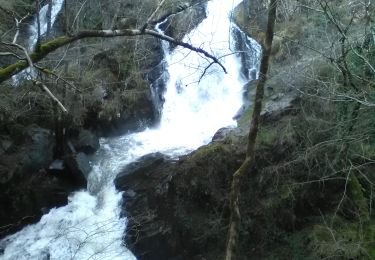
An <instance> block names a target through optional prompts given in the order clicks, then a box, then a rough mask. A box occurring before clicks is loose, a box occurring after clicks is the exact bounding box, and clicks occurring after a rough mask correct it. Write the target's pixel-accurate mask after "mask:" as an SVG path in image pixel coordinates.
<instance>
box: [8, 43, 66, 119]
mask: <svg viewBox="0 0 375 260" xmlns="http://www.w3.org/2000/svg"><path fill="white" fill-rule="evenodd" d="M7 45H9V46H14V47H17V48H19V49H21V50H22V51H23V52H24V53H25V56H26V60H27V63H28V66H29V67H30V69H31V70H33V69H34V64H33V61H32V59H31V57H30V55H29V54H28V52H27V50H26V49H25V47H23V46H21V45H19V44H17V43H8V44H7ZM32 81H33V82H34V84H35V85H36V86H39V87H40V88H41V89H42V90H43V91H44V92H46V93H47V95H48V96H49V97H50V98H51V99H52V100H53V101H55V103H56V104H57V105H58V106H59V107H60V108H61V110H62V111H63V112H64V113H68V110H67V109H66V108H65V107H64V105H63V104H62V103H61V102H60V100H59V99H58V98H57V97H56V96H55V95H53V94H52V92H51V91H50V90H49V89H48V87H47V86H46V85H45V84H43V83H42V82H40V81H38V80H35V79H32Z"/></svg>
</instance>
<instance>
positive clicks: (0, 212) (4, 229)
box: [0, 125, 78, 238]
mask: <svg viewBox="0 0 375 260" xmlns="http://www.w3.org/2000/svg"><path fill="white" fill-rule="evenodd" d="M20 129H21V128H20ZM11 135H14V132H11ZM16 136H17V138H16V137H15V136H11V137H9V138H8V137H4V139H2V141H1V147H2V154H1V156H0V238H1V237H3V236H5V235H8V234H10V233H12V232H16V231H17V230H19V229H21V228H22V227H23V226H24V225H26V224H30V223H33V222H36V221H38V220H39V218H40V217H41V216H42V215H43V214H44V213H46V211H48V209H50V208H52V207H56V206H60V205H64V204H66V203H67V197H68V195H69V193H70V192H72V191H73V190H75V189H77V188H78V186H77V185H75V184H73V183H72V182H71V181H69V180H68V179H66V178H60V176H59V175H56V174H55V175H53V174H50V173H49V172H47V170H46V169H47V168H48V167H49V166H50V165H51V162H52V161H53V158H52V155H53V147H54V138H53V136H52V135H51V134H50V132H49V131H48V130H46V129H43V128H40V127H38V126H37V125H31V126H28V127H26V128H25V127H22V131H19V133H17V135H16Z"/></svg>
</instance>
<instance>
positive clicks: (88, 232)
mask: <svg viewBox="0 0 375 260" xmlns="http://www.w3.org/2000/svg"><path fill="white" fill-rule="evenodd" d="M239 2H240V1H239V0H234V1H223V0H214V1H209V2H208V3H207V18H206V19H205V20H203V21H202V22H201V23H200V24H199V25H198V27H197V28H196V29H195V30H193V31H192V32H191V33H189V35H186V36H185V38H184V40H183V41H185V42H189V43H191V44H192V45H194V46H199V47H200V48H202V49H205V50H208V51H209V52H212V53H213V54H214V55H215V56H216V57H219V58H220V61H221V62H222V63H223V64H224V66H225V67H226V69H227V71H228V73H227V74H225V73H224V72H223V70H222V69H221V68H220V66H218V65H217V64H210V63H211V61H210V60H206V59H204V58H202V57H200V56H199V55H198V54H197V53H195V52H192V51H191V50H188V49H184V48H182V47H177V48H175V49H174V50H173V51H172V52H170V51H169V47H168V46H165V50H164V51H165V59H166V63H167V70H168V71H167V73H168V75H169V76H168V77H169V79H168V81H167V82H166V92H165V94H164V99H165V103H164V106H163V111H162V116H161V120H160V123H159V125H158V126H157V127H155V128H153V129H146V130H145V131H143V132H139V133H132V134H128V135H125V136H121V137H116V138H106V139H101V148H100V150H99V151H98V152H97V153H96V155H95V156H94V157H93V158H92V164H93V171H92V172H91V173H90V176H89V177H88V187H87V190H82V191H78V192H75V193H74V194H72V195H71V196H70V198H69V203H68V205H66V206H64V207H60V208H54V209H51V210H50V212H49V213H48V214H46V215H44V216H43V217H42V218H41V220H40V221H39V223H36V224H34V225H29V226H27V227H25V228H24V229H23V230H21V231H20V232H18V233H16V234H13V235H11V236H8V237H6V238H5V239H3V240H2V241H1V242H0V248H3V249H4V252H3V253H2V255H1V256H0V259H17V260H21V259H136V258H135V256H134V255H133V254H132V253H131V252H130V251H129V250H128V249H127V248H126V245H124V242H123V236H124V231H125V230H126V224H127V219H126V218H125V217H123V216H122V215H121V208H120V204H121V200H122V194H121V192H119V191H117V190H116V189H115V187H114V184H113V180H114V178H115V177H116V174H117V173H118V172H119V171H120V170H121V169H122V168H123V167H124V166H125V165H127V164H129V163H131V162H133V161H134V160H136V159H138V158H139V157H141V156H143V155H146V154H149V153H154V152H161V153H163V154H166V155H168V156H171V157H178V156H180V155H183V154H186V153H188V152H191V151H193V150H194V149H196V148H198V147H199V146H201V145H204V144H207V143H208V142H210V141H211V138H212V136H213V135H214V134H215V132H216V131H217V130H218V129H219V128H221V127H227V126H235V125H236V122H235V120H234V119H233V117H234V116H235V114H236V112H237V111H238V110H239V109H240V107H241V105H242V96H243V85H244V84H245V81H246V79H245V77H244V76H243V75H242V73H241V61H240V57H239V55H236V54H234V52H235V47H234V39H233V38H232V33H231V32H232V25H231V21H230V14H231V11H232V9H233V8H234V7H235V6H236V5H237V4H238V3H239ZM224 17H227V19H224ZM256 48H258V52H259V47H256ZM253 66H254V68H249V69H250V70H251V69H257V68H256V64H254V65H253Z"/></svg>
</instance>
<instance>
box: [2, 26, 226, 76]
mask: <svg viewBox="0 0 375 260" xmlns="http://www.w3.org/2000/svg"><path fill="white" fill-rule="evenodd" d="M140 35H150V36H153V37H155V38H158V39H160V40H163V41H168V42H170V43H173V44H176V45H179V46H182V47H184V48H187V49H190V50H192V51H194V52H197V53H200V54H203V55H204V56H205V57H207V58H209V59H211V60H212V62H213V63H216V64H218V65H219V66H220V67H221V68H222V69H223V71H224V72H225V73H226V72H227V71H226V69H225V67H224V65H223V64H221V62H220V61H219V59H218V58H217V57H215V56H214V55H212V54H210V53H208V52H207V51H205V50H203V49H202V48H198V47H195V46H193V45H191V44H189V43H186V42H182V41H179V40H176V39H174V38H172V37H169V36H167V35H164V34H161V33H158V32H157V31H154V30H149V29H145V30H140V29H121V30H83V31H80V32H78V33H76V34H73V35H65V36H61V37H58V38H55V39H52V40H50V41H47V42H45V43H43V44H40V47H39V48H38V49H36V50H35V51H34V52H33V53H31V54H30V55H29V56H30V58H31V61H32V62H33V63H36V62H38V61H40V60H42V59H43V58H45V57H46V56H47V55H48V54H49V53H51V52H53V51H55V50H57V49H58V48H60V47H62V46H65V45H67V44H69V43H73V42H76V41H78V40H81V39H85V38H94V37H102V38H112V37H120V36H132V37H134V36H140ZM1 44H3V45H9V44H8V43H2V42H0V45H1ZM28 66H29V62H28V61H26V60H19V61H17V62H15V63H13V64H11V65H8V66H6V67H4V68H1V69H0V83H1V82H3V81H5V80H7V79H9V78H10V77H12V76H13V75H15V74H17V73H19V72H20V71H22V70H24V69H26V68H27V67H28Z"/></svg>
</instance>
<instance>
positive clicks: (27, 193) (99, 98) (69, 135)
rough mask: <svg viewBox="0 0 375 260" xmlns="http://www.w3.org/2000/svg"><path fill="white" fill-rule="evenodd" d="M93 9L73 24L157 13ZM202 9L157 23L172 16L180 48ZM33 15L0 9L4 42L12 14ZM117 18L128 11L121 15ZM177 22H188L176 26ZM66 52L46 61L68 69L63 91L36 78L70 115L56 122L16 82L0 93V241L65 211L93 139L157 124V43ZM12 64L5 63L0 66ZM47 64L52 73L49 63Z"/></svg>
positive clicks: (171, 29)
mask: <svg viewBox="0 0 375 260" xmlns="http://www.w3.org/2000/svg"><path fill="white" fill-rule="evenodd" d="M26 2H27V3H26ZM95 2H97V1H91V2H90V3H89V4H88V5H87V6H85V9H84V10H83V11H84V12H85V13H84V14H82V17H81V16H80V17H79V18H77V19H79V23H80V26H81V27H82V28H96V29H98V26H103V27H104V26H106V27H110V26H112V27H113V28H120V27H123V26H129V27H135V26H139V25H140V24H142V23H144V22H145V21H146V20H147V18H148V16H149V15H150V14H151V11H153V10H154V9H155V8H156V6H157V4H158V2H157V1H147V2H146V1H144V3H143V5H142V6H141V7H140V6H139V5H136V4H134V3H133V2H132V1H122V2H121V3H118V2H117V1H113V6H112V5H111V4H110V3H107V4H108V6H111V7H110V8H107V9H103V10H102V11H103V13H98V12H97V11H98V8H97V5H96V4H98V3H96V4H95ZM20 6H21V7H22V8H21V7H20ZM112 7H113V8H112ZM115 7H116V8H115ZM67 8H68V9H69V10H67V12H65V11H64V10H63V11H61V13H60V14H59V17H58V18H57V22H56V25H55V28H54V30H53V36H54V35H59V34H65V33H68V32H67V31H66V28H65V21H71V20H69V19H70V18H71V17H66V16H67V14H69V13H75V12H76V11H77V10H76V9H75V8H76V6H75V5H68V6H67ZM204 9H205V3H201V2H198V1H186V2H184V4H183V5H181V3H179V2H178V3H177V2H176V3H175V2H171V3H168V4H166V5H165V6H163V8H162V9H160V10H159V12H158V14H157V15H158V17H155V20H156V21H158V20H161V19H164V18H163V17H167V16H168V17H170V19H169V22H168V23H167V24H165V25H164V26H165V29H166V31H167V32H168V33H169V34H170V35H171V36H173V37H176V38H177V39H181V37H182V36H183V35H184V34H185V33H186V32H188V31H189V30H191V29H192V28H194V26H196V24H198V23H199V21H201V20H202V19H203V18H204V16H205V12H204ZM33 10H34V6H32V5H31V4H30V3H28V1H22V0H20V1H17V3H16V2H15V3H9V4H4V5H3V4H1V9H0V13H1V14H2V15H3V19H2V20H3V23H1V24H2V26H1V27H0V31H1V33H2V38H1V39H2V40H6V39H8V38H9V40H11V39H12V37H13V34H14V33H15V31H14V27H13V22H14V19H13V18H12V15H13V14H16V13H17V15H18V16H23V15H25V14H26V13H27V12H30V11H33ZM120 10H125V11H124V13H121V16H120V15H119V11H120ZM68 16H69V15H68ZM84 17H85V18H84ZM87 17H96V18H97V19H96V18H95V19H87ZM182 18H183V19H189V20H190V21H191V23H189V25H187V24H181V23H180V19H182ZM32 19H33V18H32V17H29V18H28V19H27V21H28V22H30V20H32ZM98 21H99V22H100V23H101V24H98ZM153 25H154V24H151V25H150V26H153ZM104 29H106V28H104ZM5 32H7V33H5ZM20 32H21V33H20V36H19V38H18V40H19V41H20V42H23V40H24V39H23V38H25V37H28V34H29V32H28V28H27V26H26V25H24V26H22V27H21V31H20ZM3 33H4V34H3ZM88 46H91V47H88ZM93 46H95V47H93ZM0 48H3V46H1V47H0ZM70 48H71V49H75V50H78V51H67V52H65V51H64V50H58V51H56V52H54V53H53V54H51V56H52V55H54V56H55V57H60V58H56V59H59V60H60V61H59V64H65V65H64V66H62V68H61V67H60V68H58V69H57V71H58V72H60V73H63V74H64V77H66V78H67V79H68V80H67V81H66V82H68V83H69V84H67V85H66V84H64V83H62V82H61V81H60V82H58V81H54V80H53V79H51V78H48V77H45V78H43V80H44V82H45V83H46V84H47V85H48V87H49V88H50V89H51V91H52V92H53V93H54V94H55V95H56V96H57V97H58V98H59V99H60V100H61V101H62V102H63V103H64V105H65V106H66V107H67V108H68V111H69V114H68V115H67V116H65V115H61V114H60V113H59V111H57V110H56V108H55V107H53V106H52V105H51V103H50V101H49V99H48V97H47V96H44V95H41V94H40V92H38V89H35V87H34V86H33V85H32V84H30V83H29V82H28V81H25V80H21V81H20V82H19V83H18V84H19V86H17V87H14V86H11V85H12V84H13V83H12V82H11V81H9V82H5V83H3V84H2V85H1V87H2V89H3V91H2V94H1V95H2V96H1V102H0V121H1V124H0V202H1V210H0V237H4V236H6V235H8V234H10V233H13V232H15V231H17V230H19V229H20V228H22V227H23V226H24V225H26V224H29V223H33V222H36V221H38V220H39V218H40V217H41V216H42V215H43V214H45V213H47V212H48V211H49V209H51V208H52V207H56V206H61V205H64V204H66V203H67V197H68V195H69V193H71V192H72V191H75V190H77V189H83V188H85V187H86V177H87V175H88V174H89V172H90V170H91V166H90V162H89V159H88V156H89V155H90V154H92V153H95V152H96V151H97V150H98V149H99V137H102V136H113V135H120V134H124V133H128V132H129V131H139V130H141V129H143V128H145V127H147V126H150V125H152V124H153V123H155V122H157V120H158V116H159V115H158V113H159V109H160V106H162V104H163V100H162V95H163V91H164V86H163V82H162V80H160V79H161V78H162V74H163V73H164V69H165V68H164V67H163V62H162V60H163V51H162V47H161V42H160V41H159V40H157V39H155V38H152V37H143V38H139V39H138V40H137V41H134V40H132V39H130V40H129V39H126V38H122V39H113V40H111V39H109V40H107V41H106V45H101V39H90V40H87V41H83V42H81V43H75V44H73V45H72V46H70ZM1 50H3V49H1ZM145 50H147V52H146V51H145ZM4 51H5V49H4ZM64 52H65V53H64ZM60 55H62V56H60ZM77 57H78V58H77ZM12 60H13V58H12V57H10V58H9V59H6V60H3V59H2V60H1V63H0V65H1V66H3V65H4V64H7V62H11V61H12ZM70 60H74V62H69V61H70ZM3 63H4V64H3ZM45 65H47V66H48V65H49V66H58V64H56V63H54V62H53V61H49V62H47V63H45ZM81 71H82V73H81ZM77 72H79V73H78V74H80V75H78V74H77ZM150 86H151V87H150Z"/></svg>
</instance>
